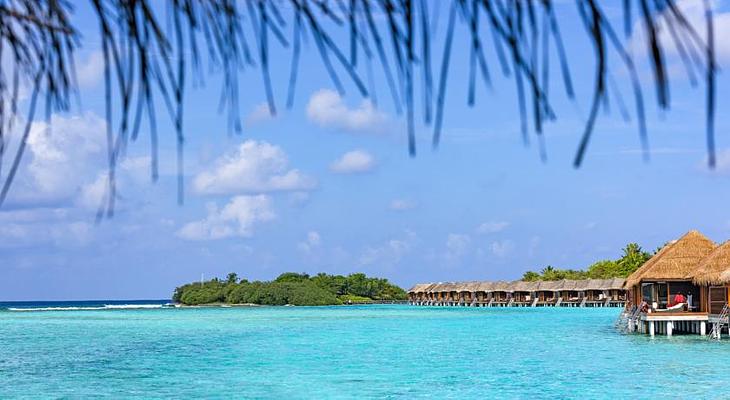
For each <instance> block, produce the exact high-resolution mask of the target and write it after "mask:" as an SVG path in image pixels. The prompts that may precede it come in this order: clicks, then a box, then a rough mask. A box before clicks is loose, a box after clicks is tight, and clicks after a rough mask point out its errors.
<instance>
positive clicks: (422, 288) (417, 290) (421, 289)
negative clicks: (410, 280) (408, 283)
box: [408, 283, 434, 293]
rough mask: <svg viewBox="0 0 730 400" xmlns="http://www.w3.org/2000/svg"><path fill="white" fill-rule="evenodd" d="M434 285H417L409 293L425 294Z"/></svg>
mask: <svg viewBox="0 0 730 400" xmlns="http://www.w3.org/2000/svg"><path fill="white" fill-rule="evenodd" d="M433 285H434V284H433V283H417V284H415V285H413V287H412V288H410V289H408V293H425V292H426V291H428V289H429V288H430V287H431V286H433Z"/></svg>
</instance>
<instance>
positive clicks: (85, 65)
mask: <svg viewBox="0 0 730 400" xmlns="http://www.w3.org/2000/svg"><path fill="white" fill-rule="evenodd" d="M76 67H77V68H76V77H77V79H78V83H79V86H80V87H82V88H93V87H95V86H96V85H97V84H99V82H101V79H102V77H103V76H104V54H103V53H102V52H101V51H99V50H96V51H93V52H91V53H90V54H89V56H88V57H87V58H86V60H85V61H84V62H82V63H79V64H77V65H76Z"/></svg>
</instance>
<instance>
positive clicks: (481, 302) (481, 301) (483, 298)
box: [476, 282, 494, 306]
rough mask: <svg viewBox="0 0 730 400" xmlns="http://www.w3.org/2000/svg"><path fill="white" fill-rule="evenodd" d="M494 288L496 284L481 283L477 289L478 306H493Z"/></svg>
mask: <svg viewBox="0 0 730 400" xmlns="http://www.w3.org/2000/svg"><path fill="white" fill-rule="evenodd" d="M493 288H494V282H479V284H478V285H477V288H476V291H477V292H476V293H477V302H476V305H477V306H491V305H492V302H493V301H494V296H493V295H492V289H493Z"/></svg>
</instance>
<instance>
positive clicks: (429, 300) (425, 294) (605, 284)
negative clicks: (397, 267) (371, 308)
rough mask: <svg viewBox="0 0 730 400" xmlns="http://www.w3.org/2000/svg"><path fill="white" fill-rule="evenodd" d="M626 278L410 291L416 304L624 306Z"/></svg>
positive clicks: (453, 284)
mask: <svg viewBox="0 0 730 400" xmlns="http://www.w3.org/2000/svg"><path fill="white" fill-rule="evenodd" d="M626 295H627V294H626V291H625V290H624V279H621V278H614V279H583V280H567V279H563V280H559V281H536V282H526V281H513V282H504V281H498V282H488V281H482V282H439V283H421V284H417V285H415V286H413V287H412V288H411V289H410V290H409V291H408V300H409V302H410V303H411V304H414V305H438V306H472V307H621V306H624V304H625V303H626Z"/></svg>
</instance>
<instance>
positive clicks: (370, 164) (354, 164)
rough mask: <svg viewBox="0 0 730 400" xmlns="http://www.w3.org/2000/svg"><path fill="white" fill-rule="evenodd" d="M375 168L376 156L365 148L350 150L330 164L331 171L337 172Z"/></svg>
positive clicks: (354, 171) (358, 171)
mask: <svg viewBox="0 0 730 400" xmlns="http://www.w3.org/2000/svg"><path fill="white" fill-rule="evenodd" d="M373 168H375V157H373V156H372V154H370V153H368V152H367V151H365V150H353V151H348V152H347V153H345V154H343V155H342V157H340V158H338V159H336V160H335V161H333V162H332V164H330V171H332V172H334V173H337V174H355V173H362V172H368V171H371V170H372V169H373Z"/></svg>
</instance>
